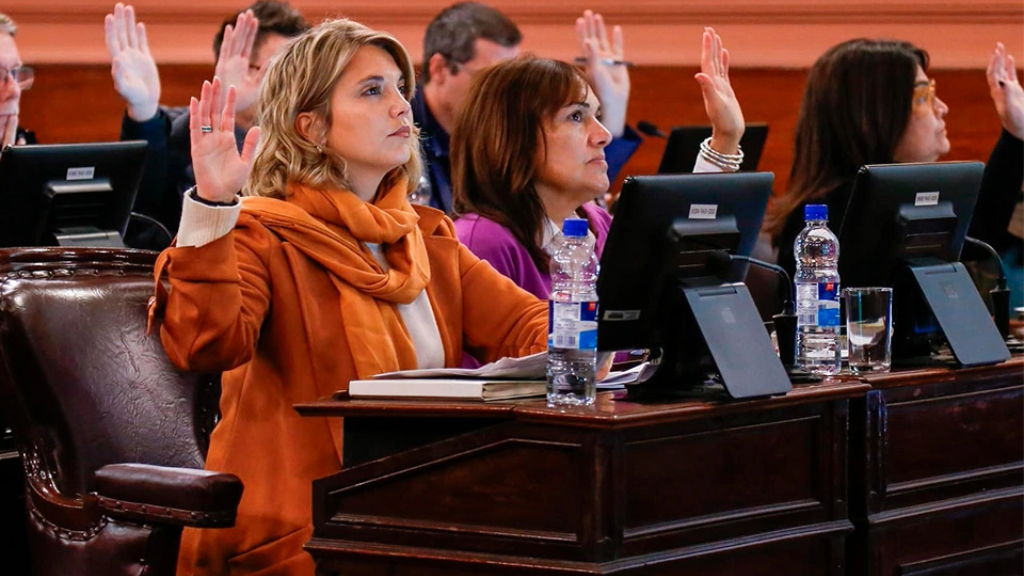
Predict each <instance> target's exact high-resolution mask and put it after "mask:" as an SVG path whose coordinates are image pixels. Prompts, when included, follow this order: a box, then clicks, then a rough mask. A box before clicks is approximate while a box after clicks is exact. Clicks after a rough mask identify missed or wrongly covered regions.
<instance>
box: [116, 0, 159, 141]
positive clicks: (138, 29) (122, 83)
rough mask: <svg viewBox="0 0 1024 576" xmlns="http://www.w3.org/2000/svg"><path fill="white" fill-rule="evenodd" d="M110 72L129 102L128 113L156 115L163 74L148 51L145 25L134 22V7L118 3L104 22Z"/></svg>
mask: <svg viewBox="0 0 1024 576" xmlns="http://www.w3.org/2000/svg"><path fill="white" fill-rule="evenodd" d="M104 32H105V37H106V42H107V50H108V51H109V52H110V58H111V67H110V74H111V76H113V78H114V88H115V89H116V90H117V93H118V94H120V95H121V97H122V98H124V100H125V102H126V103H127V105H128V115H129V116H131V118H132V119H133V120H135V121H139V122H142V121H145V120H148V119H149V118H152V117H153V115H154V114H156V111H157V106H158V105H159V103H160V74H159V73H158V72H157V68H156V61H155V60H153V55H152V54H150V52H149V42H148V40H147V38H146V26H145V25H144V24H142V23H141V22H140V23H137V24H136V22H135V9H134V8H132V7H131V6H123V5H121V4H117V5H116V6H114V13H113V14H107V17H106V19H105V21H104Z"/></svg>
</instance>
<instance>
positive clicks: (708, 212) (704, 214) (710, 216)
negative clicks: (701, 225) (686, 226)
mask: <svg viewBox="0 0 1024 576" xmlns="http://www.w3.org/2000/svg"><path fill="white" fill-rule="evenodd" d="M717 217H718V204H690V218H691V219H693V220H714V219H715V218H717Z"/></svg>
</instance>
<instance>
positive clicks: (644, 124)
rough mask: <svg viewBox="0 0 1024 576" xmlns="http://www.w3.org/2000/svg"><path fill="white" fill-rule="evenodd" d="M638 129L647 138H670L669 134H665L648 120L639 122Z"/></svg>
mask: <svg viewBox="0 0 1024 576" xmlns="http://www.w3.org/2000/svg"><path fill="white" fill-rule="evenodd" d="M636 129H637V130H639V131H640V133H641V134H644V135H647V136H654V137H655V138H668V134H665V133H664V132H662V131H661V130H659V129H658V127H657V126H655V125H654V124H652V123H650V122H648V121H647V120H641V121H639V122H637V123H636Z"/></svg>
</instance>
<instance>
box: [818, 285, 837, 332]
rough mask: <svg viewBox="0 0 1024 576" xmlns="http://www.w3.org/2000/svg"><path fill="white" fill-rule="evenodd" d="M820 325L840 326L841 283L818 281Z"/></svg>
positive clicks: (823, 326)
mask: <svg viewBox="0 0 1024 576" xmlns="http://www.w3.org/2000/svg"><path fill="white" fill-rule="evenodd" d="M818 326H821V327H822V328H834V327H837V326H839V283H838V282H819V283H818Z"/></svg>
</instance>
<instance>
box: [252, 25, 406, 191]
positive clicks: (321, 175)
mask: <svg viewBox="0 0 1024 576" xmlns="http://www.w3.org/2000/svg"><path fill="white" fill-rule="evenodd" d="M363 46H378V47H380V48H382V49H384V50H385V51H387V52H388V53H389V54H391V56H392V57H393V58H394V59H395V63H396V64H397V65H398V68H399V69H400V70H401V71H402V76H403V77H404V79H405V91H404V96H405V98H406V100H408V99H410V98H411V97H412V94H413V93H414V92H415V90H416V84H415V75H414V72H413V67H412V61H411V60H410V59H409V54H408V53H407V52H406V51H405V48H403V47H402V45H401V44H400V43H399V42H398V40H396V39H395V38H394V37H393V36H391V35H390V34H388V33H386V32H378V31H376V30H371V29H369V28H367V27H366V26H363V25H362V24H359V23H357V22H352V21H351V20H344V19H342V20H330V21H327V22H324V23H323V24H320V25H319V26H317V27H316V28H313V29H312V30H310V31H309V32H307V33H305V34H303V35H301V36H298V37H297V38H295V39H293V40H291V41H290V42H289V43H288V45H287V46H285V47H284V48H283V49H282V51H281V54H279V55H277V56H276V57H275V58H274V59H273V60H272V61H271V63H270V66H269V67H268V68H267V72H266V76H265V77H264V78H263V82H262V84H261V85H260V94H259V98H258V100H257V102H256V105H257V106H258V117H259V122H258V123H259V126H260V128H261V130H262V132H261V133H260V142H259V146H258V147H257V150H256V161H255V162H254V164H253V168H252V173H251V174H250V175H249V180H248V182H247V183H246V186H245V189H244V190H243V194H245V195H247V196H269V197H273V198H284V196H285V193H286V192H285V190H286V185H287V184H288V183H289V182H294V183H298V184H305V185H307V186H310V187H312V188H320V189H325V188H341V189H346V190H347V189H349V188H350V186H349V182H348V169H347V162H346V161H345V159H344V158H343V157H341V155H339V154H338V153H337V152H334V151H333V150H330V149H328V148H327V147H324V146H320V148H321V149H322V151H321V150H318V149H317V148H318V144H319V143H317V142H312V141H310V140H308V139H307V138H305V137H303V136H302V134H300V133H299V131H298V129H297V128H296V126H295V120H296V118H298V116H299V114H301V113H303V112H313V113H314V114H316V115H318V116H319V117H321V118H323V120H324V122H325V124H326V125H327V126H330V125H331V93H332V92H333V91H334V86H335V85H336V84H337V83H338V79H339V78H341V75H342V73H343V72H344V71H345V68H346V67H347V66H348V63H349V61H351V60H352V57H353V56H354V55H355V53H356V52H358V51H359V49H360V48H362V47H363ZM418 136H419V131H418V130H417V129H416V128H415V127H414V128H413V134H412V137H411V138H409V147H410V152H411V154H410V157H409V161H408V162H406V163H405V164H404V165H402V166H399V167H397V168H395V169H393V170H391V171H390V172H388V174H387V175H385V177H384V180H383V181H382V182H381V185H380V188H379V189H381V190H386V189H388V188H391V187H392V186H394V185H395V184H397V183H398V181H399V180H401V179H402V178H405V179H406V185H407V186H408V188H409V191H410V192H411V191H412V190H414V189H415V188H416V187H417V186H418V185H419V179H420V172H421V163H420V150H419V138H418Z"/></svg>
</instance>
